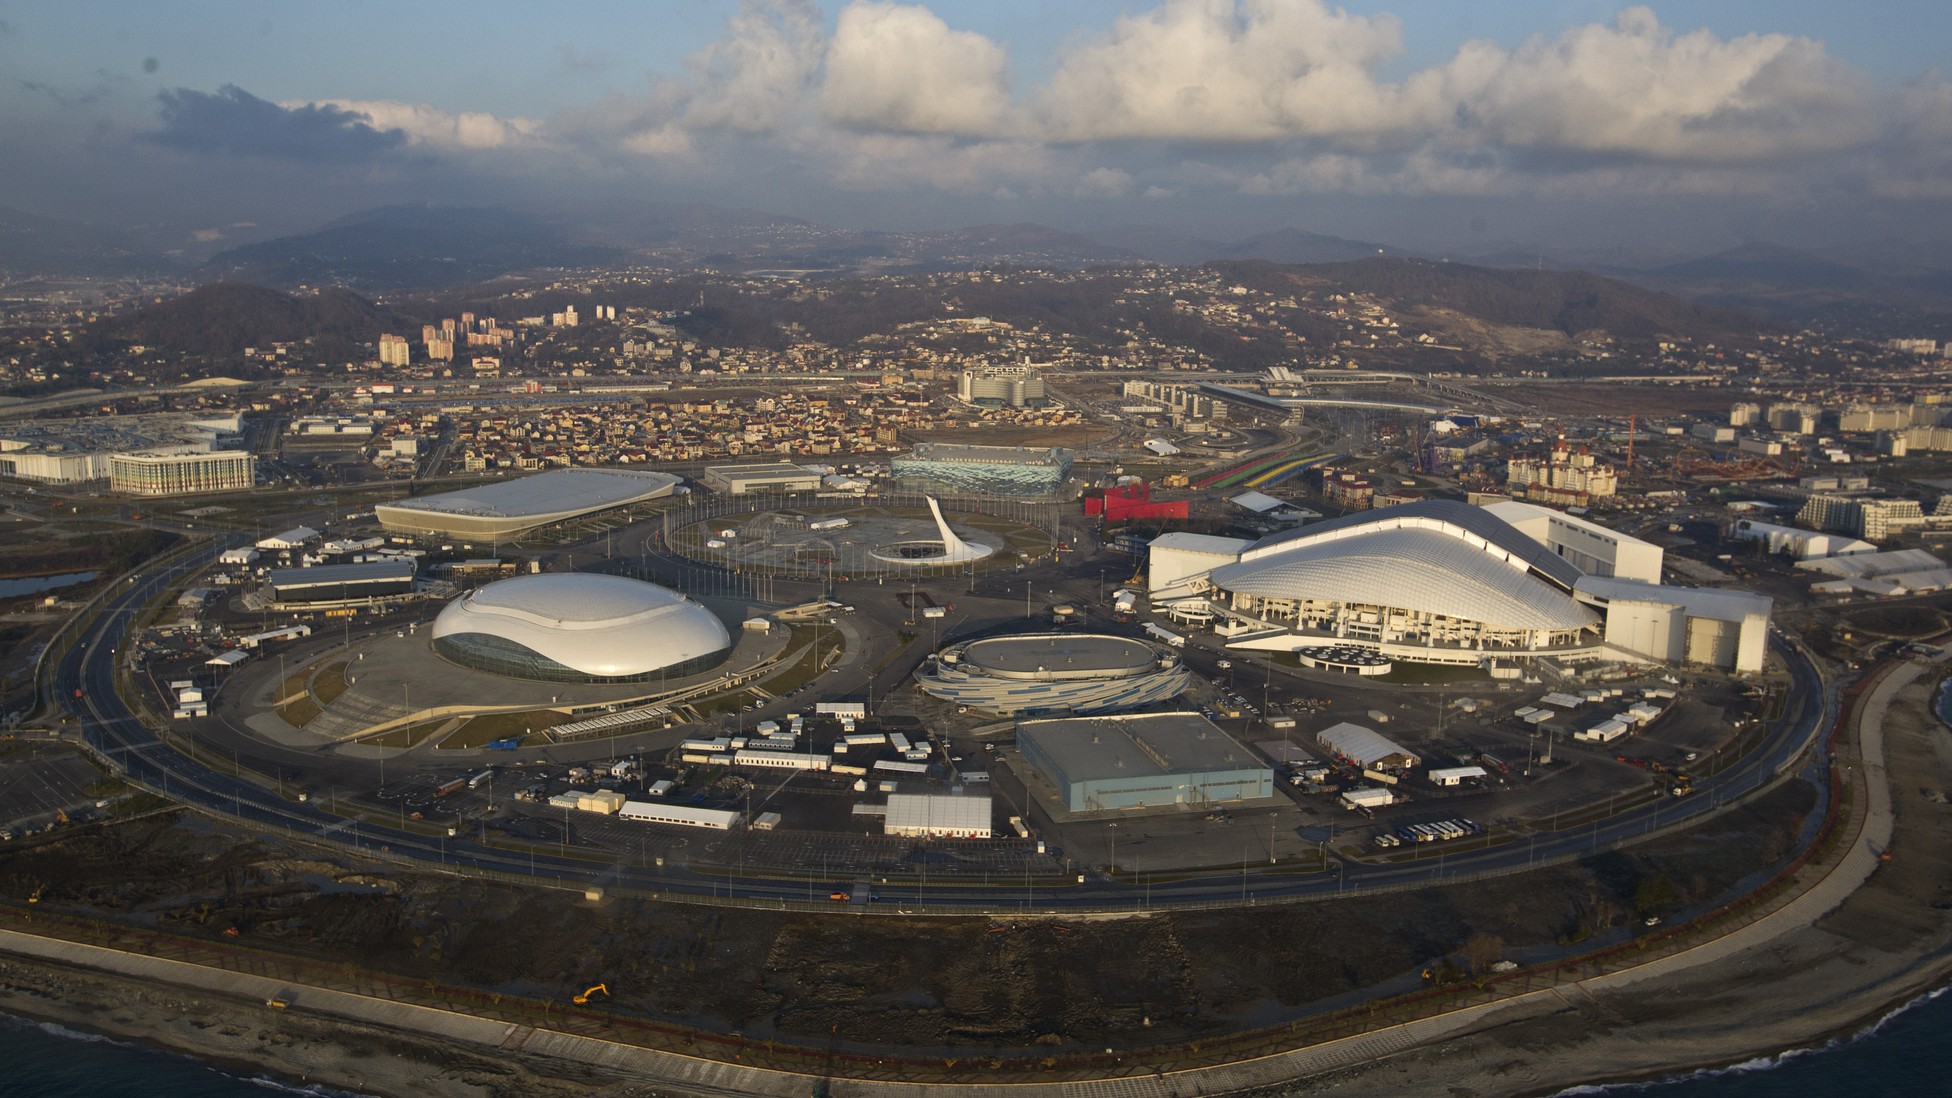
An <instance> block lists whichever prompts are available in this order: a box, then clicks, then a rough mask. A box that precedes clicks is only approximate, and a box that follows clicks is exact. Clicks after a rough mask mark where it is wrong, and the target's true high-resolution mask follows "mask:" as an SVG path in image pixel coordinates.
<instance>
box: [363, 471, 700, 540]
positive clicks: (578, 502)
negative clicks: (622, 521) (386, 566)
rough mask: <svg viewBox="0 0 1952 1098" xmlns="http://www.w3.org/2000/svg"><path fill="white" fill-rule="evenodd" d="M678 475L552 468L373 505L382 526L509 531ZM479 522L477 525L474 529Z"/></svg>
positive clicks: (607, 504)
mask: <svg viewBox="0 0 1952 1098" xmlns="http://www.w3.org/2000/svg"><path fill="white" fill-rule="evenodd" d="M678 482H679V478H677V477H675V476H672V475H671V474H669V473H658V472H653V471H651V470H649V469H642V470H639V469H553V470H551V471H549V472H546V473H537V474H536V475H534V476H529V477H522V478H519V479H516V480H506V481H500V482H498V483H494V484H485V485H481V486H479V487H476V488H463V489H461V490H460V491H458V492H442V493H441V494H439V495H433V496H424V497H421V498H419V499H403V500H397V501H395V502H393V503H382V504H380V505H379V506H377V507H375V508H374V509H373V510H374V513H375V516H376V517H377V518H378V519H379V520H380V525H382V526H384V527H386V528H388V529H407V530H435V529H438V530H444V531H450V532H455V533H482V534H486V533H489V532H497V533H509V532H516V531H520V530H525V529H528V528H529V527H532V526H540V525H542V524H544V523H547V522H556V521H560V520H562V519H564V518H570V517H573V516H576V515H585V514H590V513H591V512H594V511H602V510H607V509H608V508H611V507H622V506H623V505H625V504H627V503H635V502H637V501H639V500H646V499H656V498H658V497H661V496H666V495H669V494H670V493H671V490H672V489H673V488H675V487H677V485H678ZM477 527H479V529H476V528H477Z"/></svg>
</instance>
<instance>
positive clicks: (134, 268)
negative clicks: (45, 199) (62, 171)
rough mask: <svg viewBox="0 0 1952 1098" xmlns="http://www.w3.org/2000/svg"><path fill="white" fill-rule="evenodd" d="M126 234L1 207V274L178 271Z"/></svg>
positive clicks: (120, 273)
mask: <svg viewBox="0 0 1952 1098" xmlns="http://www.w3.org/2000/svg"><path fill="white" fill-rule="evenodd" d="M178 266H179V265H178V264H175V263H172V262H171V261H170V260H169V259H167V258H166V257H164V256H163V255H161V254H160V253H158V252H156V251H154V250H152V249H150V248H147V247H145V246H143V245H142V244H141V243H140V242H138V241H137V240H136V239H135V238H134V237H133V236H132V235H131V234H130V233H127V232H124V231H122V230H119V229H104V228H99V227H97V226H94V225H88V224H84V223H82V222H79V221H66V220H62V219H60V218H54V217H41V216H39V215H36V214H30V213H26V212H24V211H21V210H15V209H10V208H8V207H5V206H0V270H4V271H11V272H14V273H17V274H29V275H95V276H103V275H138V274H158V273H163V272H168V271H173V270H175V269H177V267H178Z"/></svg>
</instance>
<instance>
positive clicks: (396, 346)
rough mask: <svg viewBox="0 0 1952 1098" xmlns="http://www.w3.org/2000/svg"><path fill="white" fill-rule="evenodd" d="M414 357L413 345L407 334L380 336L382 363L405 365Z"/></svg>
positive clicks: (383, 364) (386, 364) (385, 364)
mask: <svg viewBox="0 0 1952 1098" xmlns="http://www.w3.org/2000/svg"><path fill="white" fill-rule="evenodd" d="M412 358H413V345H412V344H410V343H408V342H407V337H406V336H397V335H383V336H381V337H380V365H382V366H405V365H406V364H407V363H408V362H409V361H411V360H412Z"/></svg>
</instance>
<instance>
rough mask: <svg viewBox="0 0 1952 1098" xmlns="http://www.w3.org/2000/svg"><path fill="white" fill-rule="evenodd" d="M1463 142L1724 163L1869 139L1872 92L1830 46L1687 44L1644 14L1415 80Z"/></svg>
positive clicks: (1483, 49)
mask: <svg viewBox="0 0 1952 1098" xmlns="http://www.w3.org/2000/svg"><path fill="white" fill-rule="evenodd" d="M1410 87H1411V88H1412V89H1413V93H1412V94H1413V96H1415V97H1418V98H1426V97H1427V98H1429V99H1432V100H1435V101H1438V102H1442V103H1444V104H1445V105H1446V106H1448V107H1450V108H1451V109H1452V110H1453V111H1454V113H1455V117H1457V118H1458V120H1459V132H1460V135H1462V136H1464V137H1467V138H1470V139H1475V140H1477V141H1479V142H1481V143H1488V144H1496V145H1502V146H1507V147H1513V148H1535V149H1541V148H1542V149H1558V150H1568V151H1573V152H1583V153H1600V154H1618V155H1627V156H1643V157H1651V158H1655V159H1660V160H1669V161H1696V162H1702V163H1726V162H1734V161H1763V160H1781V159H1788V158H1791V157H1800V156H1807V155H1810V154H1814V153H1821V152H1828V151H1833V150H1836V149H1840V148H1845V147H1848V146H1850V145H1853V144H1856V143H1858V142H1860V141H1862V140H1863V138H1864V136H1865V129H1864V126H1865V124H1866V122H1867V121H1868V120H1869V118H1870V104H1869V97H1868V93H1867V92H1866V90H1865V88H1864V87H1863V81H1862V80H1861V79H1860V78H1859V77H1858V76H1857V74H1856V73H1855V72H1854V71H1853V70H1851V69H1849V68H1848V67H1847V66H1845V65H1843V64H1842V63H1840V62H1838V61H1836V60H1835V59H1833V58H1831V57H1830V56H1829V55H1828V54H1827V53H1825V51H1824V49H1823V47H1822V45H1821V44H1819V43H1817V42H1814V41H1811V40H1809V39H1807V38H1794V37H1790V36H1788V35H1781V34H1748V35H1742V36H1740V37H1736V38H1730V39H1723V38H1719V37H1717V36H1716V35H1715V34H1714V33H1713V32H1711V31H1707V30H1696V31H1692V32H1689V33H1687V34H1677V33H1675V32H1674V31H1673V30H1672V29H1669V28H1667V27H1663V26H1662V25H1661V24H1660V21H1659V20H1658V19H1657V18H1656V17H1655V15H1654V13H1653V12H1651V11H1649V10H1647V9H1646V8H1630V9H1628V10H1626V11H1624V12H1622V13H1621V14H1620V16H1619V18H1618V20H1617V21H1616V22H1615V23H1613V24H1612V25H1611V26H1605V25H1599V24H1592V25H1588V26H1583V27H1576V28H1573V29H1571V30H1568V31H1566V32H1565V33H1563V34H1561V35H1560V36H1559V37H1557V38H1555V39H1544V38H1535V39H1533V40H1531V41H1529V42H1527V43H1526V44H1525V45H1523V46H1521V47H1520V48H1518V49H1517V50H1513V51H1510V52H1506V51H1504V50H1502V49H1500V48H1498V47H1496V46H1493V45H1491V44H1489V43H1483V42H1472V43H1467V44H1466V45H1465V46H1464V47H1463V48H1461V49H1460V50H1459V51H1458V53H1457V55H1456V57H1454V58H1453V59H1452V60H1451V61H1450V62H1449V63H1448V64H1446V65H1444V66H1442V67H1441V68H1439V69H1436V70H1432V71H1429V72H1426V73H1422V74H1419V75H1418V76H1417V77H1415V78H1413V79H1412V80H1411V81H1410Z"/></svg>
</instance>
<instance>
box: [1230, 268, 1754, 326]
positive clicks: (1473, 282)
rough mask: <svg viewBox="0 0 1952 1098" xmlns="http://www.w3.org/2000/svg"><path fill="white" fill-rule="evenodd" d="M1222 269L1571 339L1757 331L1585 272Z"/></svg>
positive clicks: (1272, 284)
mask: <svg viewBox="0 0 1952 1098" xmlns="http://www.w3.org/2000/svg"><path fill="white" fill-rule="evenodd" d="M1220 266H1221V269H1223V270H1225V271H1226V272H1227V273H1228V277H1230V278H1233V279H1234V280H1236V281H1239V282H1243V283H1247V284H1250V285H1256V286H1260V287H1263V288H1270V289H1272V288H1276V287H1280V286H1284V285H1296V284H1300V285H1311V286H1314V287H1318V288H1322V289H1330V290H1339V291H1342V292H1349V291H1354V292H1357V293H1366V294H1371V295H1374V296H1375V297H1376V298H1377V299H1379V300H1381V301H1383V302H1385V303H1388V304H1390V305H1392V306H1394V307H1396V308H1399V309H1405V310H1408V309H1423V310H1429V309H1439V310H1445V311H1448V312H1451V313H1455V314H1460V315H1462V316H1464V317H1468V318H1471V319H1473V320H1477V321H1482V322H1486V323H1491V324H1498V325H1507V326H1510V327H1515V328H1533V329H1544V330H1549V331H1559V332H1562V333H1564V334H1566V335H1568V336H1571V335H1576V334H1578V333H1581V332H1591V331H1603V332H1606V333H1608V334H1610V335H1613V336H1617V337H1626V338H1644V337H1652V336H1662V335H1679V336H1690V337H1712V336H1714V335H1717V334H1721V333H1738V332H1753V331H1755V330H1756V328H1757V327H1758V321H1757V319H1756V318H1755V317H1753V316H1747V315H1744V314H1742V313H1739V312H1735V311H1732V310H1728V309H1721V308H1715V307H1712V306H1708V305H1704V304H1701V303H1698V302H1693V301H1688V300H1685V299H1683V298H1680V297H1677V296H1675V295H1673V294H1667V293H1661V292H1659V291H1655V290H1650V289H1647V288H1645V287H1642V286H1636V285H1634V284H1632V283H1630V282H1623V281H1621V280H1619V279H1613V278H1604V277H1601V276H1599V275H1594V274H1588V273H1586V272H1583V271H1551V270H1545V271H1541V270H1530V271H1528V270H1510V269H1503V270H1500V269H1494V268H1489V267H1474V266H1471V265H1469V264H1464V263H1443V262H1438V261H1433V260H1425V259H1393V258H1379V259H1363V260H1358V261H1356V262H1353V263H1330V264H1317V265H1312V266H1277V265H1274V264H1264V263H1237V264H1225V265H1220Z"/></svg>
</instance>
